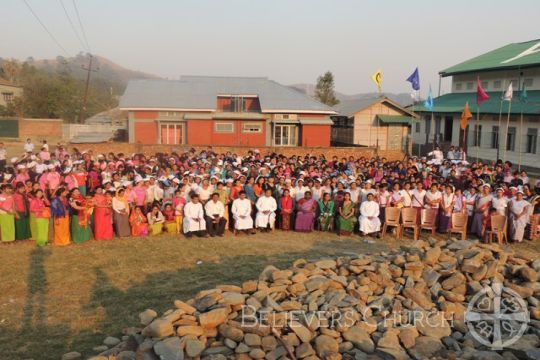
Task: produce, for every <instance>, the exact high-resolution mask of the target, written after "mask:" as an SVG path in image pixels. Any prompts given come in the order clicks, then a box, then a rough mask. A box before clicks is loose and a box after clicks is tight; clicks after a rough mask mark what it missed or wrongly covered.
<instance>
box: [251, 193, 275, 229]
mask: <svg viewBox="0 0 540 360" xmlns="http://www.w3.org/2000/svg"><path fill="white" fill-rule="evenodd" d="M255 207H256V208H257V216H256V217H255V226H256V227H258V228H259V229H261V230H263V231H270V230H271V229H273V228H274V222H275V221H276V210H277V203H276V199H274V198H273V197H272V189H266V191H265V192H264V196H261V197H260V198H259V200H257V203H256V204H255Z"/></svg>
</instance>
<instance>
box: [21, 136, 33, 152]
mask: <svg viewBox="0 0 540 360" xmlns="http://www.w3.org/2000/svg"><path fill="white" fill-rule="evenodd" d="M23 148H24V152H25V153H32V152H34V144H32V140H31V139H30V138H28V139H26V142H25V143H24V146H23Z"/></svg>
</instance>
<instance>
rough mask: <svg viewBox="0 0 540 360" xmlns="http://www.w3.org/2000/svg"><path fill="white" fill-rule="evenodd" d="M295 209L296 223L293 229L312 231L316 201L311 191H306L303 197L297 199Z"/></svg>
mask: <svg viewBox="0 0 540 360" xmlns="http://www.w3.org/2000/svg"><path fill="white" fill-rule="evenodd" d="M296 209H297V212H296V223H295V226H294V229H295V230H296V231H301V232H311V231H313V224H314V222H315V214H316V210H317V202H316V201H315V200H313V199H312V197H311V191H309V190H308V191H306V192H305V193H304V197H303V198H302V199H300V200H298V203H297V206H296Z"/></svg>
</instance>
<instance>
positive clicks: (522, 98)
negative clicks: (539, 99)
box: [519, 84, 527, 102]
mask: <svg viewBox="0 0 540 360" xmlns="http://www.w3.org/2000/svg"><path fill="white" fill-rule="evenodd" d="M519 101H521V102H527V88H526V87H525V84H523V86H522V88H521V91H520V92H519Z"/></svg>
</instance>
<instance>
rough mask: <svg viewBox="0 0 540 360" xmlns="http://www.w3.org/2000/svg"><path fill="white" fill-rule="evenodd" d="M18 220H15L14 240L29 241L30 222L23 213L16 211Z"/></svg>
mask: <svg viewBox="0 0 540 360" xmlns="http://www.w3.org/2000/svg"><path fill="white" fill-rule="evenodd" d="M17 213H18V214H19V218H18V219H15V238H16V239H17V240H26V239H30V237H31V236H32V235H31V234H30V220H29V219H28V215H26V214H25V213H24V211H18V212H17Z"/></svg>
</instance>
